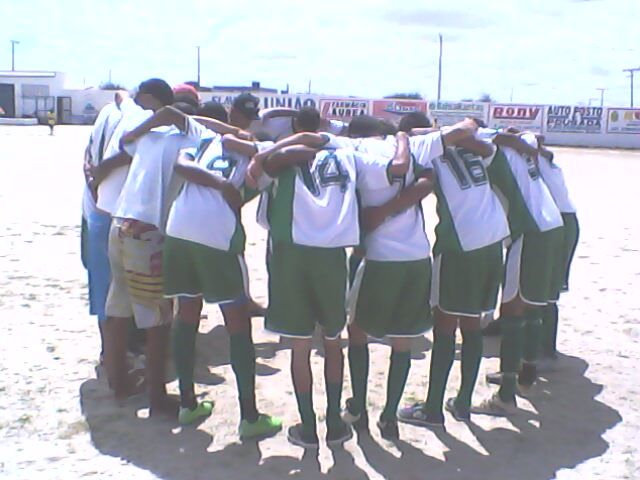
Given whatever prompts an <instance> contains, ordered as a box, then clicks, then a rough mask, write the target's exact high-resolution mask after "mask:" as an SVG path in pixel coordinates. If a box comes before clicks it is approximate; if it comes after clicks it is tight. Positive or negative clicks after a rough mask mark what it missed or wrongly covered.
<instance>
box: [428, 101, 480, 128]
mask: <svg viewBox="0 0 640 480" xmlns="http://www.w3.org/2000/svg"><path fill="white" fill-rule="evenodd" d="M429 114H430V115H431V118H432V119H433V120H434V121H436V122H437V124H438V125H440V126H447V125H453V124H454V123H457V122H459V121H461V120H464V119H465V118H467V117H471V118H479V119H481V120H483V121H485V122H487V121H488V120H489V104H488V103H484V102H429Z"/></svg>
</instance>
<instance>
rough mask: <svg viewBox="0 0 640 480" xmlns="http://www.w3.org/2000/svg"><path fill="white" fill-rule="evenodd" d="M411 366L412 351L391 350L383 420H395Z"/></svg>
mask: <svg viewBox="0 0 640 480" xmlns="http://www.w3.org/2000/svg"><path fill="white" fill-rule="evenodd" d="M410 367H411V352H394V351H391V359H390V362H389V373H388V375H387V403H386V404H385V406H384V410H382V415H381V416H380V418H382V419H383V420H395V418H396V415H397V413H396V412H397V411H398V405H399V404H400V400H401V399H402V394H403V393H404V387H405V385H406V384H407V377H408V376H409V368H410Z"/></svg>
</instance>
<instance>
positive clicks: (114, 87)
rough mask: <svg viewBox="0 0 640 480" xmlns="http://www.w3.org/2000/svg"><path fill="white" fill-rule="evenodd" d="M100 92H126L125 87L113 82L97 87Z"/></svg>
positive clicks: (103, 83)
mask: <svg viewBox="0 0 640 480" xmlns="http://www.w3.org/2000/svg"><path fill="white" fill-rule="evenodd" d="M98 88H99V89H100V90H126V89H127V87H125V86H124V85H120V84H119V83H113V82H102V83H101V84H100V86H99V87H98Z"/></svg>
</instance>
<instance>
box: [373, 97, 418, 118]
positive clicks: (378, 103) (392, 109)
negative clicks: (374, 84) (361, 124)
mask: <svg viewBox="0 0 640 480" xmlns="http://www.w3.org/2000/svg"><path fill="white" fill-rule="evenodd" d="M371 104H372V107H371V115H373V116H374V117H376V118H384V119H385V120H390V121H392V122H394V123H398V122H399V121H400V118H402V116H403V115H406V114H407V113H413V112H422V113H425V114H426V113H427V112H428V108H427V102H426V101H424V100H394V99H392V98H386V99H383V100H373V101H372V102H371Z"/></svg>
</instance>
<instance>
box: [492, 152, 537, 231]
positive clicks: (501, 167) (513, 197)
mask: <svg viewBox="0 0 640 480" xmlns="http://www.w3.org/2000/svg"><path fill="white" fill-rule="evenodd" d="M487 172H488V173H489V181H490V182H491V185H492V186H495V187H497V188H498V190H500V193H502V195H503V196H504V198H505V199H506V201H507V202H508V206H507V207H506V210H507V219H508V221H509V230H510V231H511V238H518V237H519V236H520V235H522V234H523V233H524V232H532V231H533V232H537V231H539V229H538V225H537V224H536V221H535V219H534V218H533V217H532V216H531V213H530V212H529V209H528V208H527V204H526V202H525V200H524V197H523V196H522V192H521V191H520V188H519V187H518V182H517V181H516V179H515V177H514V175H513V172H512V171H511V168H510V167H509V161H508V160H507V158H506V157H505V156H504V153H502V151H501V150H500V149H499V148H498V151H497V152H496V155H495V157H494V158H493V161H492V162H491V165H489V167H488V168H487Z"/></svg>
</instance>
